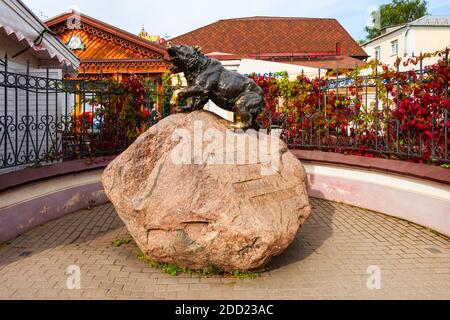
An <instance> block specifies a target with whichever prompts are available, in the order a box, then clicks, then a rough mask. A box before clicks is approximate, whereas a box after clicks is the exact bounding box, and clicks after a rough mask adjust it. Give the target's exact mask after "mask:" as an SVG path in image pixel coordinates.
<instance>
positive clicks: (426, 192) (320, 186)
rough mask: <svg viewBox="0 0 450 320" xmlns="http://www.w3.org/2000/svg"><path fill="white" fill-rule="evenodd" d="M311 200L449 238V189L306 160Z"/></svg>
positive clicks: (445, 186)
mask: <svg viewBox="0 0 450 320" xmlns="http://www.w3.org/2000/svg"><path fill="white" fill-rule="evenodd" d="M303 165H304V167H305V169H306V172H307V174H308V182H309V193H310V195H311V196H312V197H316V198H321V199H326V200H330V201H335V202H342V203H346V204H350V205H353V206H356V207H361V208H365V209H369V210H373V211H377V212H381V213H384V214H387V215H390V216H394V217H397V218H401V219H404V220H407V221H411V222H414V223H416V224H419V225H422V226H425V227H428V228H431V229H433V230H436V231H438V232H440V233H442V234H445V235H447V236H450V186H448V185H445V184H440V183H436V182H432V181H427V180H423V179H416V178H410V177H405V176H400V175H395V174H392V173H381V172H375V171H367V170H362V169H355V168H352V167H341V166H336V165H327V164H321V163H314V162H308V161H303Z"/></svg>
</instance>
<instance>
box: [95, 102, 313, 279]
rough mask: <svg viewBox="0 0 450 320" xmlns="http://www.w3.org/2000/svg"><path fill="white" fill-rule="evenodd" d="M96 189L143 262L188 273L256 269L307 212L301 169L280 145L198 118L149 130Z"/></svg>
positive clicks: (179, 118) (284, 243)
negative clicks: (170, 265)
mask: <svg viewBox="0 0 450 320" xmlns="http://www.w3.org/2000/svg"><path fill="white" fill-rule="evenodd" d="M245 139H247V140H245ZM274 141H275V142H276V143H274ZM268 142H272V145H271V147H270V148H267V144H268ZM256 146H259V147H256ZM278 147H279V149H278ZM264 150H265V151H264ZM103 185H104V188H105V192H106V194H107V196H108V197H109V199H110V200H111V202H112V203H113V204H114V207H115V208H116V210H117V213H118V214H119V216H120V217H121V219H122V220H123V222H124V223H125V224H126V226H127V228H128V230H129V232H130V234H131V235H132V236H133V238H134V239H135V240H136V243H137V244H138V246H139V247H140V248H141V250H142V251H143V252H144V253H145V254H146V255H147V257H148V258H149V259H151V260H155V261H159V262H166V263H174V264H176V265H178V266H180V267H181V266H183V267H190V268H193V269H200V268H204V267H211V266H216V267H219V268H220V269H222V270H224V271H232V270H251V269H255V268H259V267H261V266H264V265H265V264H266V263H267V262H269V261H270V259H271V258H272V257H274V256H277V255H279V254H281V253H282V252H283V251H284V250H285V249H286V248H287V247H288V246H289V245H290V244H291V243H292V241H293V240H294V237H295V236H296V234H297V232H298V231H299V228H300V226H301V225H302V224H303V223H304V222H305V220H306V219H307V218H308V216H309V214H310V206H309V200H308V193H307V187H306V174H305V170H304V168H303V166H302V164H301V163H300V161H299V160H298V159H297V158H296V157H295V156H294V155H293V154H292V153H291V152H290V151H288V150H287V148H286V145H285V144H284V143H283V142H282V141H281V140H279V139H278V138H276V139H273V140H270V139H268V136H267V135H265V134H262V135H258V134H257V133H256V132H255V131H253V130H249V131H247V132H246V133H243V132H241V133H235V132H231V131H229V130H228V129H227V122H226V121H225V120H222V119H220V118H218V117H217V116H215V115H214V114H211V113H209V112H205V111H197V112H193V113H189V114H177V115H173V116H170V117H168V118H166V119H164V120H162V121H161V122H159V123H158V124H157V125H155V126H153V127H152V128H151V129H149V130H148V131H147V132H146V133H144V134H142V135H141V136H140V137H139V138H138V139H137V140H136V141H135V142H134V143H133V144H132V145H131V146H130V147H129V148H128V149H127V150H126V151H125V152H123V153H122V154H121V155H120V156H119V157H117V158H116V159H115V160H114V161H113V162H112V163H111V164H110V165H109V166H108V168H107V169H106V170H105V172H104V174H103Z"/></svg>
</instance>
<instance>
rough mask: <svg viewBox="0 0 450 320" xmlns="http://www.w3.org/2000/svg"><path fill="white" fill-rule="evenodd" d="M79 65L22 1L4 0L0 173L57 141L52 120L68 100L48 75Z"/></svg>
mask: <svg viewBox="0 0 450 320" xmlns="http://www.w3.org/2000/svg"><path fill="white" fill-rule="evenodd" d="M78 67H79V61H78V58H77V57H76V56H75V55H74V54H73V53H72V51H70V50H69V49H68V48H67V47H66V46H65V45H64V44H63V43H62V42H61V41H60V40H59V38H58V37H57V36H55V35H54V34H53V33H52V32H51V31H50V30H49V29H48V28H47V27H46V26H45V25H44V24H43V23H42V22H41V20H40V19H39V18H37V17H36V16H35V15H34V14H33V12H32V11H31V10H30V9H29V8H27V7H26V6H25V5H24V4H23V3H22V1H20V0H2V1H0V173H4V172H5V171H11V170H15V169H17V168H21V167H23V165H29V162H32V161H34V160H36V158H37V157H41V156H42V155H44V154H45V153H48V151H49V150H48V149H49V148H48V143H47V142H48V141H49V142H50V143H51V145H52V146H53V145H55V142H57V140H58V132H57V129H56V128H57V127H58V126H57V125H56V126H55V125H54V124H56V123H57V122H58V121H60V119H61V117H62V116H63V112H64V109H65V108H64V104H65V103H67V101H66V100H65V94H63V92H58V91H57V90H50V93H49V91H48V88H49V87H51V85H54V84H55V83H56V82H55V81H52V82H48V81H46V79H47V78H50V79H54V80H61V79H62V77H63V74H64V73H65V72H69V73H71V74H76V73H77V71H78ZM55 91H56V92H55ZM25 163H26V164H25ZM22 164H23V165H22ZM5 168H6V169H5Z"/></svg>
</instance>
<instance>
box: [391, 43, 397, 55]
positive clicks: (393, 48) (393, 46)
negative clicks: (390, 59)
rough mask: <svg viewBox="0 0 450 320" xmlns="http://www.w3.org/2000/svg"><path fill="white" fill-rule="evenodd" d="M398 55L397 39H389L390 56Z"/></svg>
mask: <svg viewBox="0 0 450 320" xmlns="http://www.w3.org/2000/svg"><path fill="white" fill-rule="evenodd" d="M396 55H398V40H394V41H391V56H396Z"/></svg>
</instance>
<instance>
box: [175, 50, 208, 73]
mask: <svg viewBox="0 0 450 320" xmlns="http://www.w3.org/2000/svg"><path fill="white" fill-rule="evenodd" d="M167 52H168V53H169V57H170V58H169V61H170V64H171V68H172V70H173V71H175V72H184V73H186V72H193V71H195V70H198V69H199V68H201V67H202V66H203V65H205V64H206V63H207V61H208V58H207V57H206V56H205V55H204V54H203V53H202V52H201V49H200V48H199V47H191V46H187V45H176V44H172V43H171V42H169V43H168V45H167Z"/></svg>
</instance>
